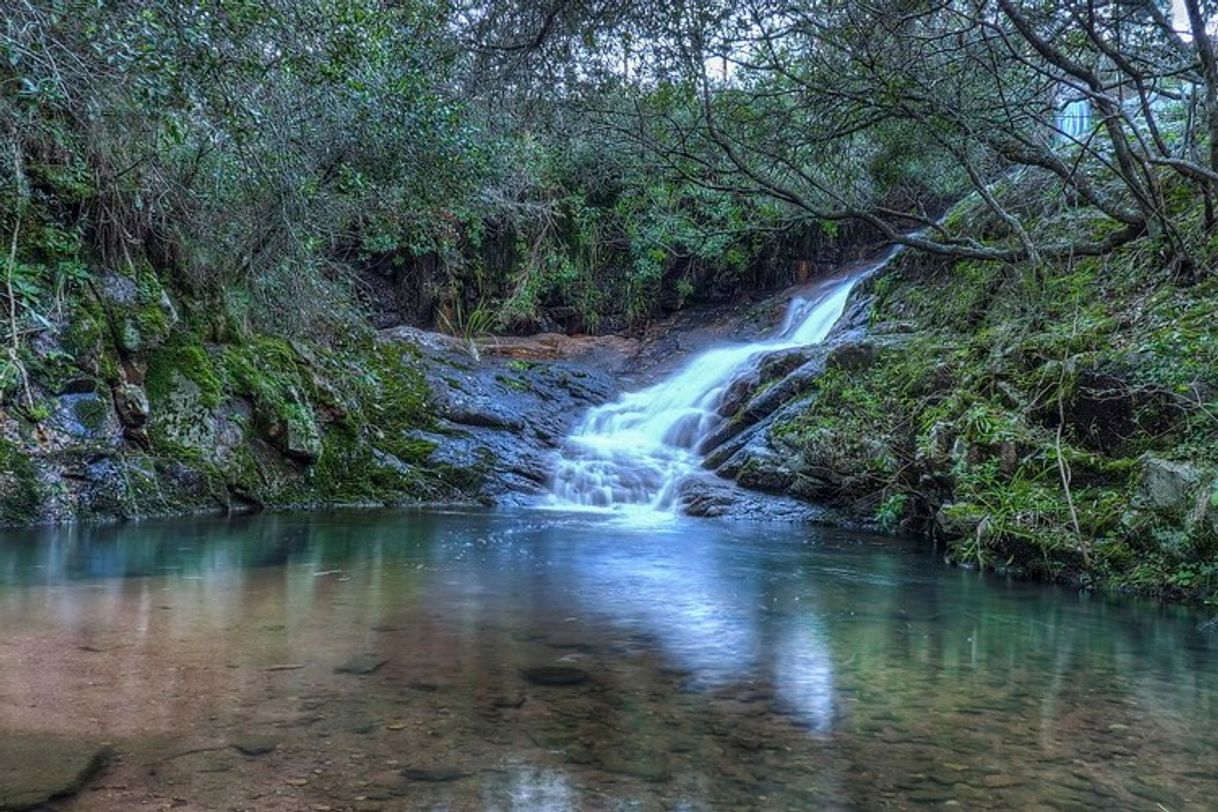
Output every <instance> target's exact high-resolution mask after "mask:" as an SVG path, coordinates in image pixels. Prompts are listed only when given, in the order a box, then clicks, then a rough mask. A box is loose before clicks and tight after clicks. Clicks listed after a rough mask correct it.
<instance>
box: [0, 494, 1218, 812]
mask: <svg viewBox="0 0 1218 812" xmlns="http://www.w3.org/2000/svg"><path fill="white" fill-rule="evenodd" d="M1214 626H1215V624H1213V623H1209V622H1206V621H1205V618H1204V617H1203V616H1199V615H1196V614H1193V613H1190V612H1189V611H1186V610H1184V609H1180V608H1162V607H1159V606H1157V605H1153V604H1149V603H1139V602H1112V601H1108V600H1102V599H1099V598H1096V597H1087V596H1085V595H1079V594H1077V593H1075V592H1072V591H1070V590H1066V589H1057V588H1052V587H1047V586H1043V585H1035V584H1027V583H1017V582H1011V581H1007V580H1004V579H1001V578H998V577H996V576H990V575H982V574H978V573H975V572H970V571H964V570H959V569H950V568H947V567H945V566H943V565H942V564H941V563H940V562H939V560H938V559H937V558H936V557H935V556H934V554H933V553H932V552H930V551H929V550H927V549H926V546H925V545H924V544H922V543H920V542H914V541H909V542H906V541H903V540H900V539H892V538H880V537H873V536H870V535H866V534H862V533H857V532H847V531H834V530H826V529H816V528H808V527H800V526H795V525H787V524H777V523H771V524H764V523H748V522H728V521H710V520H705V519H694V518H687V517H680V516H674V517H673V519H672V521H671V522H669V523H668V524H664V525H658V526H652V527H646V528H642V527H639V526H637V525H636V524H634V523H631V522H629V521H625V520H623V519H622V518H621V517H617V516H615V515H613V514H602V513H587V512H577V513H567V512H561V511H555V510H547V511H539V510H499V511H481V510H478V511H474V510H448V511H431V512H414V511H348V512H332V513H312V514H284V515H261V516H253V517H239V518H229V519H180V520H174V521H164V522H154V521H149V522H143V523H138V524H135V525H130V526H125V527H104V526H88V525H81V526H76V527H65V528H59V529H39V530H26V531H10V532H6V533H4V534H3V535H0V731H3V733H4V736H5V738H6V739H8V740H11V738H12V737H13V736H24V735H31V734H38V735H40V736H52V737H56V738H57V740H63V741H71V742H95V743H98V744H99V745H101V744H107V745H108V746H109V747H110V748H112V752H113V755H112V757H111V758H110V760H109V762H108V764H107V765H106V766H105V767H103V768H102V769H101V771H100V772H99V773H97V774H96V775H93V776H92V777H91V778H90V780H89V781H88V782H87V783H86V785H85V786H84V788H83V789H82V790H81V791H80V792H79V793H77V794H75V795H72V796H69V797H65V798H64V799H62V800H60V801H58V802H56V806H55V808H57V809H64V810H152V809H166V808H183V809H225V810H228V809H250V810H254V809H256V810H289V809H291V810H300V809H312V810H349V809H358V810H380V809H386V810H398V809H450V810H482V809H502V810H508V809H519V810H567V809H581V810H582V809H591V810H602V809H603V810H619V809H639V810H651V809H679V810H701V809H780V810H787V809H790V810H807V809H879V808H894V809H904V808H914V807H918V806H921V805H925V804H930V805H935V806H944V805H948V806H958V807H960V808H964V809H991V808H1005V809H1093V808H1108V809H1115V808H1120V809H1146V810H1172V811H1173V812H1178V810H1188V809H1197V810H1200V809H1206V808H1212V802H1213V798H1214V797H1215V793H1216V792H1218V741H1216V740H1215V738H1214V736H1213V735H1212V733H1213V730H1214V729H1215V726H1216V725H1218V630H1215V629H1214ZM6 766H8V765H5V764H0V808H4V807H5V791H6V787H5V786H4V780H5V778H4V776H5V775H6V773H5V767H6Z"/></svg>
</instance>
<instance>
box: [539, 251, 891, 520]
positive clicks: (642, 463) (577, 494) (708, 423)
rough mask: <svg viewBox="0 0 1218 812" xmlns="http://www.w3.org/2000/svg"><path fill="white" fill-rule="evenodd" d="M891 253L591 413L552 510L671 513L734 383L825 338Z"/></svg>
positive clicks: (568, 454)
mask: <svg viewBox="0 0 1218 812" xmlns="http://www.w3.org/2000/svg"><path fill="white" fill-rule="evenodd" d="M891 255H892V254H891V253H889V254H888V255H887V256H885V257H884V258H883V259H881V260H880V261H879V262H876V263H872V264H869V265H867V266H865V267H864V268H862V269H860V270H859V271H857V272H855V273H852V274H850V275H848V276H846V277H844V278H842V279H838V280H834V281H832V282H829V283H827V284H825V285H823V286H822V287H820V288H818V289H817V290H816V291H814V292H813V293H812V294H811V295H809V296H808V297H806V298H796V299H793V300H792V301H791V303H790V305H789V306H788V308H787V313H786V318H785V319H784V322H783V324H782V326H781V327H780V328H779V330H778V331H777V332H776V334H775V335H773V336H772V337H770V338H767V339H764V340H761V341H755V342H750V343H747V344H730V345H726V346H720V347H715V348H712V349H709V350H706V351H704V352H701V353H699V354H697V355H695V356H694V357H692V358H691V359H690V360H689V361H688V363H686V364H685V366H684V367H682V368H681V369H680V370H679V371H677V372H676V373H675V374H673V375H671V376H670V377H668V378H666V379H664V380H662V381H659V382H658V383H655V384H653V385H652V386H649V387H647V388H646V389H641V390H639V391H637V392H628V393H625V394H623V395H621V396H620V397H619V398H618V399H617V400H615V401H612V402H610V403H606V404H604V405H602V406H598V407H597V408H595V409H592V410H591V411H590V412H588V414H587V415H586V416H585V417H584V419H583V421H582V422H581V423H580V425H579V426H578V427H577V428H576V429H575V431H574V432H573V433H572V434H571V435H570V436H569V437H568V438H567V441H566V443H565V450H564V453H563V456H562V458H561V459H560V461H559V463H558V467H557V470H556V472H555V475H554V482H553V492H552V497H551V501H552V503H553V505H554V506H556V507H599V508H607V507H614V508H620V507H626V506H634V507H636V508H642V509H643V510H644V511H645V512H647V513H663V512H669V513H671V512H673V510H674V507H675V502H676V497H677V491H678V486H679V484H680V483H681V481H682V480H683V479H684V478H685V477H686V476H687V475H689V474H692V473H694V472H695V471H697V469H698V467H699V465H700V463H701V455H700V453H699V447H700V444H701V442H702V440H703V439H705V438H706V437H707V435H709V434H710V433H711V432H712V431H714V430H715V428H716V427H718V426H719V424H720V423H721V422H722V421H723V420H724V418H723V417H722V416H721V415H720V413H719V411H720V406H721V405H722V402H723V397H724V394H725V393H726V392H727V389H728V387H729V386H730V385H731V384H732V382H733V381H735V380H736V379H737V378H738V377H740V376H741V375H743V374H745V373H746V372H748V371H749V370H750V369H751V368H752V366H753V364H755V363H756V362H757V360H758V358H759V357H760V356H762V355H765V354H767V353H772V352H775V351H779V350H785V349H790V348H793V347H801V346H807V345H809V344H816V343H819V342H821V341H823V340H824V339H825V337H826V336H827V335H828V334H829V331H830V330H831V329H832V328H833V325H834V324H835V323H836V322H837V320H838V319H839V318H840V317H841V315H842V311H843V310H844V309H845V307H846V301H847V299H848V298H849V296H850V291H851V290H853V289H854V286H855V284H857V283H858V282H859V281H860V280H861V279H863V278H864V277H866V276H867V275H868V274H870V273H872V272H873V271H875V270H876V269H878V268H880V267H882V266H883V264H884V263H885V262H887V261H888V259H889V258H890V257H891Z"/></svg>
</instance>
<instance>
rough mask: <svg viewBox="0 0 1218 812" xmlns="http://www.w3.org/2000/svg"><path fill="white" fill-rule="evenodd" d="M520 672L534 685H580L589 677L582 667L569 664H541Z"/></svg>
mask: <svg viewBox="0 0 1218 812" xmlns="http://www.w3.org/2000/svg"><path fill="white" fill-rule="evenodd" d="M521 674H522V675H523V676H524V678H525V679H527V680H528V681H529V682H531V683H533V684H534V685H545V686H567V685H582V684H583V683H585V682H587V681H588V680H589V679H590V678H591V675H590V674H589V673H588V672H587V671H584V670H583V669H582V668H575V667H573V666H569V665H543V666H539V667H537V668H526V669H525V670H524V671H522V672H521Z"/></svg>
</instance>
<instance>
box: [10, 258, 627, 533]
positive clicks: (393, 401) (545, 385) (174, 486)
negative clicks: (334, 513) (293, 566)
mask: <svg viewBox="0 0 1218 812" xmlns="http://www.w3.org/2000/svg"><path fill="white" fill-rule="evenodd" d="M473 353H476V351H475V350H473V349H472V348H471V347H470V346H468V345H467V344H464V343H462V342H458V341H455V340H451V339H444V338H442V337H438V336H435V335H434V334H425V333H421V332H418V331H412V330H398V331H391V332H383V333H376V332H373V331H371V330H368V329H358V328H355V329H353V330H352V333H351V334H350V335H349V336H346V337H342V338H340V339H337V340H334V341H329V342H324V343H323V342H322V341H320V340H313V341H306V340H285V339H282V338H276V337H272V336H269V335H266V334H260V333H258V332H256V331H253V330H251V329H249V328H246V327H242V326H241V325H238V324H234V323H233V322H232V320H231V319H229V318H226V316H225V315H224V310H223V308H219V307H214V306H212V305H211V304H208V303H204V302H200V301H192V300H191V299H190V298H189V297H187V296H184V295H182V294H172V293H171V292H169V291H167V290H165V289H164V288H163V287H162V286H161V284H160V283H159V282H158V281H157V278H156V276H155V275H153V274H151V273H145V274H135V275H133V276H121V275H117V274H109V275H106V276H103V277H101V278H99V279H97V280H96V281H95V282H94V283H93V284H91V285H90V286H89V287H88V288H87V289H86V290H84V291H83V292H81V293H80V294H79V295H76V296H73V297H70V298H69V299H67V300H66V301H65V303H64V306H63V307H62V308H61V309H60V311H59V312H58V313H57V314H56V317H55V319H53V320H48V322H47V323H46V324H45V325H42V327H41V328H40V329H39V330H38V331H37V332H36V333H35V334H33V335H32V336H30V337H29V338H28V340H27V341H26V343H25V344H24V345H23V346H22V349H21V357H22V359H23V364H22V366H23V368H24V370H25V373H26V380H27V381H28V388H26V386H25V384H24V383H23V384H22V389H21V394H20V397H19V399H18V405H17V406H15V407H13V408H12V409H10V410H9V411H8V412H7V413H6V414H3V415H0V521H3V523H5V524H9V525H13V524H30V523H40V522H58V521H67V520H74V519H103V520H106V519H120V518H137V517H144V516H150V515H166V514H183V513H192V512H212V511H227V510H246V509H255V508H260V507H279V506H303V505H320V504H351V503H359V504H362V503H372V504H377V503H420V502H439V501H444V502H454V501H492V500H493V501H511V500H512V499H513V498H515V495H517V494H527V493H535V492H537V491H539V490H541V489H542V488H543V486H544V481H545V478H546V476H547V474H548V471H549V462H548V454H549V453H550V452H551V450H552V449H553V447H554V446H555V444H556V443H557V442H558V440H559V439H561V437H562V436H563V434H564V432H565V429H566V426H567V424H568V423H569V422H570V421H571V420H572V419H574V417H575V416H576V415H577V414H578V413H579V411H581V410H582V408H583V407H585V406H587V405H588V404H589V403H594V402H599V401H600V400H603V399H604V398H605V397H607V396H608V394H609V392H610V384H609V380H608V377H607V376H606V375H605V374H604V373H603V372H600V371H597V369H596V368H594V367H591V366H585V365H582V364H580V363H578V362H574V361H564V360H557V359H556V360H549V361H539V362H523V361H511V360H509V359H506V358H499V357H493V358H485V357H484V358H480V359H479V360H478V361H477V362H475V360H474V354H473Z"/></svg>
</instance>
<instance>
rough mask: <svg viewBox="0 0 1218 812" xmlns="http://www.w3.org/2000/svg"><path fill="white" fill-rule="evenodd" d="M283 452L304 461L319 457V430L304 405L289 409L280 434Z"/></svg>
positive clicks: (314, 459) (313, 460) (311, 461)
mask: <svg viewBox="0 0 1218 812" xmlns="http://www.w3.org/2000/svg"><path fill="white" fill-rule="evenodd" d="M280 445H281V447H282V448H283V453H285V454H287V455H288V456H289V457H292V458H293V459H296V460H300V461H301V462H304V463H313V462H316V461H317V460H318V459H319V458H320V457H321V431H320V430H319V429H318V428H317V423H316V421H314V419H313V415H312V413H311V412H310V411H309V410H308V409H306V408H305V407H299V408H292V409H289V410H288V412H287V415H286V416H285V419H284V427H283V433H282V434H281V435H280Z"/></svg>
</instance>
